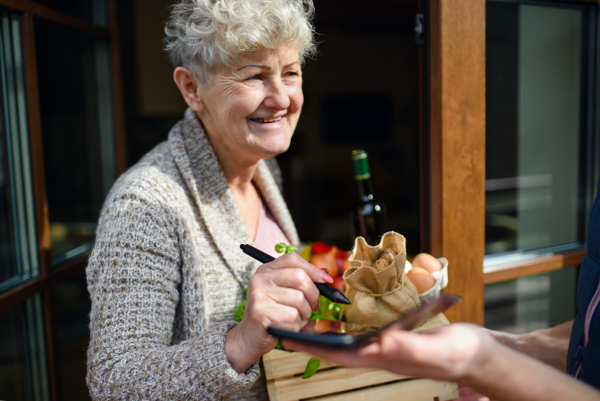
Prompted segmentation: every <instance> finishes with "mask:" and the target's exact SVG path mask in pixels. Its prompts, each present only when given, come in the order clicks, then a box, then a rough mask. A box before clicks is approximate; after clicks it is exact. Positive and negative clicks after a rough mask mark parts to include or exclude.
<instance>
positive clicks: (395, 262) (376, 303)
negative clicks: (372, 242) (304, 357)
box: [344, 231, 421, 328]
mask: <svg viewBox="0 0 600 401" xmlns="http://www.w3.org/2000/svg"><path fill="white" fill-rule="evenodd" d="M385 248H391V249H393V250H394V251H395V252H396V253H397V255H396V256H395V257H394V258H393V259H392V262H391V263H390V264H389V266H387V267H385V266H379V269H378V268H376V267H375V266H374V263H375V261H377V259H378V256H379V254H380V253H381V251H382V250H383V249H385ZM348 260H349V262H350V268H349V269H348V270H346V271H345V272H344V280H346V283H345V284H344V286H345V287H344V293H345V295H346V297H348V299H349V300H350V302H352V305H346V306H345V307H344V315H345V316H346V320H347V321H348V322H352V323H361V324H365V325H369V326H371V327H376V328H380V327H383V326H385V325H387V324H389V323H391V322H393V321H394V320H396V319H398V318H399V317H400V316H402V315H404V314H406V313H407V312H408V311H410V310H412V309H415V308H417V307H419V306H420V305H421V301H420V300H419V294H418V293H417V289H416V288H415V286H414V284H413V283H411V282H410V280H409V279H408V278H407V277H406V273H405V272H404V266H405V265H406V240H405V239H404V237H403V236H402V235H400V234H398V233H395V232H393V231H390V232H388V233H386V234H384V235H383V237H382V238H381V242H380V243H379V245H377V246H375V247H372V246H369V245H367V243H366V241H365V239H364V238H363V237H358V238H356V240H355V243H354V249H353V250H352V255H350V258H349V259H348Z"/></svg>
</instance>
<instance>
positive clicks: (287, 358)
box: [263, 349, 339, 380]
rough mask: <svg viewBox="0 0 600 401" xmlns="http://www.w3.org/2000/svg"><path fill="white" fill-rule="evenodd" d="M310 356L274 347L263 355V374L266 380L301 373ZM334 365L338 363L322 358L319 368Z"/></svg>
mask: <svg viewBox="0 0 600 401" xmlns="http://www.w3.org/2000/svg"><path fill="white" fill-rule="evenodd" d="M310 358H311V355H308V354H305V353H304V352H288V351H281V350H278V349H274V350H273V351H271V352H269V353H268V354H266V355H264V356H263V364H264V366H265V376H266V378H267V380H270V379H279V378H282V377H289V376H294V375H298V374H302V373H303V372H304V370H305V369H306V363H307V362H308V360H309V359H310ZM336 366H339V365H338V364H337V363H335V362H330V361H325V360H322V361H321V365H320V366H319V370H323V369H328V368H332V367H336Z"/></svg>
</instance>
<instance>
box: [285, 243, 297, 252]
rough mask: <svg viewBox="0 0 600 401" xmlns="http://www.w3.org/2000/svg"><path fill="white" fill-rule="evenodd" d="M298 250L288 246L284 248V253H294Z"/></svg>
mask: <svg viewBox="0 0 600 401" xmlns="http://www.w3.org/2000/svg"><path fill="white" fill-rule="evenodd" d="M297 250H298V248H296V247H295V246H294V245H288V246H287V247H286V248H285V253H294V252H296V251H297Z"/></svg>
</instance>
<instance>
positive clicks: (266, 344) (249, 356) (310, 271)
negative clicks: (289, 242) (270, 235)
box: [225, 253, 333, 372]
mask: <svg viewBox="0 0 600 401" xmlns="http://www.w3.org/2000/svg"><path fill="white" fill-rule="evenodd" d="M325 282H327V283H332V282H333V279H332V278H331V277H329V275H327V273H325V272H323V270H321V269H319V268H317V267H315V266H313V265H311V264H310V263H308V262H307V261H305V260H304V259H302V257H300V256H299V255H297V254H295V253H290V254H287V255H283V256H281V257H279V258H277V259H275V260H274V261H273V262H270V263H266V264H264V265H262V266H260V267H259V268H258V269H257V270H256V273H255V274H254V276H252V278H251V279H250V284H249V286H248V295H247V297H246V311H245V313H244V318H243V319H242V321H241V322H240V324H239V325H238V326H237V327H235V328H234V329H232V330H231V331H230V332H229V334H228V335H227V339H226V341H225V354H226V355H227V358H228V360H229V362H230V363H231V366H232V367H233V368H234V369H235V370H236V371H238V372H243V371H245V370H246V369H247V368H248V367H249V366H250V365H252V364H253V363H254V362H255V361H256V360H257V359H258V358H260V357H261V355H264V354H266V353H267V352H269V351H270V350H272V349H273V347H275V345H276V344H277V339H276V338H274V337H272V336H270V335H269V334H268V333H267V327H269V326H271V325H275V324H276V325H277V326H280V327H284V328H286V329H288V330H295V331H299V330H300V329H301V328H302V327H304V325H306V323H307V322H308V320H309V319H310V315H311V311H312V310H315V309H316V308H318V305H319V290H318V289H317V287H316V286H315V284H314V283H325Z"/></svg>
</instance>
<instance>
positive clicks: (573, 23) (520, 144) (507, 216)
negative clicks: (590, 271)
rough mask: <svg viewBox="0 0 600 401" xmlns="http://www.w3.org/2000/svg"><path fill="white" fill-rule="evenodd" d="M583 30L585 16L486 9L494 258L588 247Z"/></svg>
mask: <svg viewBox="0 0 600 401" xmlns="http://www.w3.org/2000/svg"><path fill="white" fill-rule="evenodd" d="M583 27H584V13H583V10H582V9H580V8H559V7H547V6H538V5H519V4H510V3H495V2H488V5H487V62H486V64H487V125H486V129H487V156H486V157H487V160H486V169H487V172H486V174H487V177H486V254H488V255H489V254H496V253H501V252H508V251H531V250H535V249H541V248H548V247H554V246H562V245H567V244H573V243H580V242H583V241H582V238H583V228H582V217H581V216H582V214H581V212H582V211H581V210H579V207H578V206H579V199H580V194H581V192H580V188H581V187H582V185H583V184H582V182H583V178H582V176H581V175H580V166H581V165H582V163H585V161H584V160H582V158H581V157H580V148H581V143H582V139H581V138H582V135H581V132H582V121H583V120H582V115H583V113H582V108H583V107H584V106H585V105H584V104H582V101H581V99H582V98H583V92H582V86H583V85H585V83H584V82H583V81H584V80H583V77H582V72H581V71H582V69H583V67H584V65H585V63H586V60H587V59H585V58H584V57H583V56H582V51H581V49H582V41H584V39H585V34H584V28H583ZM581 170H583V169H581ZM585 190H586V191H587V192H588V193H589V192H590V191H591V188H585Z"/></svg>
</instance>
